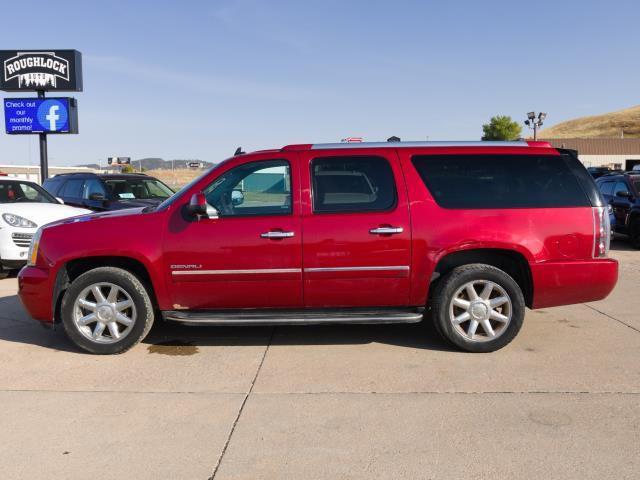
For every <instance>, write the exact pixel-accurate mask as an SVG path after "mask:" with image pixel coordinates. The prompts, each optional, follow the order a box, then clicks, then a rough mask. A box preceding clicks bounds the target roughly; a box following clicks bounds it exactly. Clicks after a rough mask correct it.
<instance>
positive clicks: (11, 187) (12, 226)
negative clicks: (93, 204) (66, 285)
mask: <svg viewBox="0 0 640 480" xmlns="http://www.w3.org/2000/svg"><path fill="white" fill-rule="evenodd" d="M86 213H91V212H90V211H89V210H83V209H79V208H73V207H68V206H66V205H62V204H61V203H60V202H59V201H58V200H57V199H55V198H53V197H52V196H51V195H50V194H49V193H47V192H46V191H45V190H43V189H42V187H40V186H39V185H38V184H36V183H33V182H29V181H26V180H19V179H15V178H9V177H5V176H2V177H0V275H5V274H6V273H7V272H8V271H9V270H13V269H18V268H21V267H23V266H24V265H25V264H26V263H27V252H28V250H29V245H30V243H31V238H32V237H33V234H34V233H35V232H36V229H37V228H38V227H39V226H42V225H45V224H47V223H49V222H54V221H56V220H60V219H62V218H68V217H74V216H78V215H84V214H86Z"/></svg>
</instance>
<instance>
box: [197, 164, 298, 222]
mask: <svg viewBox="0 0 640 480" xmlns="http://www.w3.org/2000/svg"><path fill="white" fill-rule="evenodd" d="M204 194H205V196H206V197H207V203H208V204H209V205H211V206H213V207H215V209H216V210H218V212H219V214H220V215H221V216H224V217H230V216H248V215H286V214H290V213H291V168H290V167H289V163H288V162H286V161H284V160H268V161H263V162H251V163H245V164H243V165H239V166H237V167H235V168H232V169H231V170H229V171H228V172H226V173H224V174H222V175H221V176H220V177H218V178H217V179H216V180H215V181H214V182H213V183H212V184H211V185H209V187H207V188H206V189H205V190H204Z"/></svg>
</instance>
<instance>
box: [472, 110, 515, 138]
mask: <svg viewBox="0 0 640 480" xmlns="http://www.w3.org/2000/svg"><path fill="white" fill-rule="evenodd" d="M482 131H483V132H484V135H482V140H517V139H519V138H520V135H522V127H521V126H520V124H519V123H518V122H515V121H513V119H512V118H511V117H509V116H507V115H496V116H495V117H491V120H490V121H489V123H485V124H484V125H482Z"/></svg>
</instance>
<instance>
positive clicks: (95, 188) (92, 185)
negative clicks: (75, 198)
mask: <svg viewBox="0 0 640 480" xmlns="http://www.w3.org/2000/svg"><path fill="white" fill-rule="evenodd" d="M93 194H98V195H102V198H106V196H107V192H105V190H104V187H103V186H102V182H101V181H100V180H98V179H96V178H92V179H90V180H87V181H86V182H85V184H84V193H83V195H82V198H84V199H85V200H89V199H90V198H91V195H93Z"/></svg>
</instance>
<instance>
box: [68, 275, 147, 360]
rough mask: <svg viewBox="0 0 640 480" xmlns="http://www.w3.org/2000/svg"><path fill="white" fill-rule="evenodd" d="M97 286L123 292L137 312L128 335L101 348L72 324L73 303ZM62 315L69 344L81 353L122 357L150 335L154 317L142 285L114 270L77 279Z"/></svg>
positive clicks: (100, 344) (132, 277)
mask: <svg viewBox="0 0 640 480" xmlns="http://www.w3.org/2000/svg"><path fill="white" fill-rule="evenodd" d="M100 283H110V284H113V285H116V286H118V287H120V288H121V289H123V290H124V291H126V292H127V294H128V295H129V296H130V297H131V301H132V302H133V304H134V306H135V310H136V318H135V321H134V322H133V325H132V326H131V328H130V331H129V332H128V333H127V335H126V336H124V337H123V338H122V339H121V340H118V341H115V342H114V343H108V344H103V343H98V342H95V341H92V340H90V339H89V338H87V337H86V336H85V335H83V333H81V331H80V327H78V326H77V325H76V323H75V322H74V315H75V313H74V309H75V306H74V303H75V301H76V299H77V298H78V297H79V296H80V295H81V293H82V292H83V291H84V290H85V289H87V288H88V287H90V286H92V285H95V284H100ZM61 314H62V315H61V316H62V324H63V326H64V330H65V332H66V333H67V336H68V337H69V338H70V339H71V341H72V342H73V343H74V344H75V345H77V346H78V347H80V348H81V349H83V350H85V351H87V352H90V353H94V354H98V355H111V354H117V353H123V352H126V351H127V350H129V349H130V348H132V347H133V346H134V345H136V344H137V343H139V342H140V341H141V340H142V339H143V338H144V337H146V335H147V333H149V330H150V329H151V326H152V325H153V321H154V316H155V315H154V308H153V304H152V302H151V298H150V296H149V293H148V292H147V289H146V287H145V286H144V285H143V283H142V282H141V281H140V280H139V279H138V278H137V277H136V276H135V275H133V274H132V273H131V272H128V271H127V270H123V269H120V268H115V267H100V268H96V269H94V270H90V271H88V272H86V273H84V274H82V275H80V276H79V277H78V278H76V279H75V280H74V281H73V283H72V284H71V286H70V287H69V288H68V289H67V291H66V292H65V295H64V297H63V299H62V307H61Z"/></svg>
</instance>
